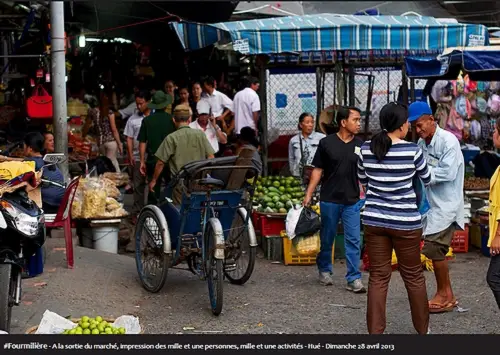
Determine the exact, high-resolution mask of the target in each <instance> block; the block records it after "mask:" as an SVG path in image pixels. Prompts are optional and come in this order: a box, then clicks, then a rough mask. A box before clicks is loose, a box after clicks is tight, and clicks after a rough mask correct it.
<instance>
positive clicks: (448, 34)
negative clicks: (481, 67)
mask: <svg viewBox="0 0 500 355" xmlns="http://www.w3.org/2000/svg"><path fill="white" fill-rule="evenodd" d="M170 25H171V26H172V28H173V29H174V31H175V32H176V33H177V35H178V37H179V39H180V41H181V43H182V45H183V47H184V49H185V50H189V51H192V50H196V49H200V48H203V47H206V46H209V45H212V44H215V43H219V44H225V43H232V46H233V49H234V50H236V51H238V52H240V53H242V54H250V55H252V54H278V53H294V52H318V51H371V50H388V51H440V50H443V49H445V48H448V47H467V46H484V45H488V44H489V39H488V30H487V28H486V27H485V26H483V25H472V24H463V23H444V22H440V21H439V20H438V19H435V18H433V17H418V16H354V15H334V14H319V15H304V16H290V17H279V18H269V19H256V20H248V21H236V22H221V23H216V24H200V23H193V22H175V23H171V24H170Z"/></svg>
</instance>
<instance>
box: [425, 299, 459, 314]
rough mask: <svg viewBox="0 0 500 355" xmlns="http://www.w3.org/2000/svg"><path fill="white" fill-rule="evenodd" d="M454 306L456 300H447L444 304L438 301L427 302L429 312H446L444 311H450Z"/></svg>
mask: <svg viewBox="0 0 500 355" xmlns="http://www.w3.org/2000/svg"><path fill="white" fill-rule="evenodd" d="M455 307H456V302H455V303H453V302H449V303H446V304H439V303H429V313H433V314H436V313H446V312H451V311H453V309H454V308H455Z"/></svg>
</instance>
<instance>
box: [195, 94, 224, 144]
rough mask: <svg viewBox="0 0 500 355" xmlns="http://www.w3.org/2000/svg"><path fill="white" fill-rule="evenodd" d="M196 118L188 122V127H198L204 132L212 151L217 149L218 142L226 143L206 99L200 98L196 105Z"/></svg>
mask: <svg viewBox="0 0 500 355" xmlns="http://www.w3.org/2000/svg"><path fill="white" fill-rule="evenodd" d="M196 110H197V111H198V118H197V119H196V121H193V122H191V123H190V124H189V127H191V128H194V129H199V130H202V131H203V132H205V135H206V136H207V139H208V141H209V142H210V145H211V146H212V148H213V149H214V152H215V153H217V152H218V151H219V143H221V144H226V143H227V135H226V134H225V133H224V132H222V130H221V128H220V127H219V126H218V125H217V123H216V122H215V118H214V116H211V115H210V104H209V103H208V100H200V101H198V104H197V105H196Z"/></svg>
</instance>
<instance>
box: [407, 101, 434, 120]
mask: <svg viewBox="0 0 500 355" xmlns="http://www.w3.org/2000/svg"><path fill="white" fill-rule="evenodd" d="M423 115H432V110H431V107H430V106H429V104H428V103H427V102H424V101H416V102H414V103H412V104H411V105H410V107H409V108H408V121H410V122H414V121H416V120H418V119H419V118H420V117H422V116H423Z"/></svg>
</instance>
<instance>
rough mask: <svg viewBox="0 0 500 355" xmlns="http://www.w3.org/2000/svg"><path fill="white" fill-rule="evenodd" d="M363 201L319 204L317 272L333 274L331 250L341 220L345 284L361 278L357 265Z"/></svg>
mask: <svg viewBox="0 0 500 355" xmlns="http://www.w3.org/2000/svg"><path fill="white" fill-rule="evenodd" d="M363 203H364V200H360V201H359V202H358V203H355V204H354V205H339V204H336V203H332V202H320V211H321V250H320V252H319V254H318V257H317V258H316V263H317V265H318V270H319V272H327V273H332V272H333V265H332V248H333V243H334V241H335V237H336V236H337V226H338V224H339V219H341V218H342V224H343V226H344V242H345V257H346V262H347V274H346V280H347V282H353V281H354V280H357V279H360V278H361V272H360V271H359V263H360V259H361V258H360V257H361V245H360V244H361V241H360V239H361V236H360V234H361V226H360V212H359V211H360V209H361V207H362V206H363Z"/></svg>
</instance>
